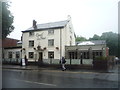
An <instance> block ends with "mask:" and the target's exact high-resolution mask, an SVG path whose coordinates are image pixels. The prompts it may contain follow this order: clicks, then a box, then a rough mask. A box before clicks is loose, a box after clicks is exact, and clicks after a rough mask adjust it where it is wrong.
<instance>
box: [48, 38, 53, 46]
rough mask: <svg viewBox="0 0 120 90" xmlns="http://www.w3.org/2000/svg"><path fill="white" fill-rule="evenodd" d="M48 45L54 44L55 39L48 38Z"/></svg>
mask: <svg viewBox="0 0 120 90" xmlns="http://www.w3.org/2000/svg"><path fill="white" fill-rule="evenodd" d="M48 46H49V47H51V46H54V39H48Z"/></svg>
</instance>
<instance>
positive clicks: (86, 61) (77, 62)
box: [2, 58, 93, 65]
mask: <svg viewBox="0 0 120 90" xmlns="http://www.w3.org/2000/svg"><path fill="white" fill-rule="evenodd" d="M65 60H66V64H70V59H65ZM82 61H83V64H90V65H91V64H92V62H93V59H83V60H82ZM2 62H3V63H10V64H11V63H13V64H14V63H16V64H20V62H21V58H19V59H16V58H11V59H10V58H9V59H8V58H5V59H2ZM43 63H44V64H59V59H44V60H43ZM80 64H81V60H80V59H71V65H80Z"/></svg>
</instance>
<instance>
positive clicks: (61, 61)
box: [60, 57, 66, 71]
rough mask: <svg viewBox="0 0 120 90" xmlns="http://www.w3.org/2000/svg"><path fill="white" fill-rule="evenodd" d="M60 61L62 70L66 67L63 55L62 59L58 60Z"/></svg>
mask: <svg viewBox="0 0 120 90" xmlns="http://www.w3.org/2000/svg"><path fill="white" fill-rule="evenodd" d="M60 63H61V64H62V70H63V71H64V70H66V68H65V63H66V60H65V58H64V57H62V59H61V60H60Z"/></svg>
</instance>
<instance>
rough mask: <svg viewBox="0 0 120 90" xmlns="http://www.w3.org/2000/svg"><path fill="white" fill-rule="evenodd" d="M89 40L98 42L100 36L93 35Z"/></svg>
mask: <svg viewBox="0 0 120 90" xmlns="http://www.w3.org/2000/svg"><path fill="white" fill-rule="evenodd" d="M89 40H100V36H98V35H96V34H95V35H94V36H93V38H89Z"/></svg>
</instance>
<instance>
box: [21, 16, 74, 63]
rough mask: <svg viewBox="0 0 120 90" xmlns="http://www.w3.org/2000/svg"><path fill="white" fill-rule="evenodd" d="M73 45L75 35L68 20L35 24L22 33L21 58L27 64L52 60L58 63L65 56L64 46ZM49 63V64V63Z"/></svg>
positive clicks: (34, 22)
mask: <svg viewBox="0 0 120 90" xmlns="http://www.w3.org/2000/svg"><path fill="white" fill-rule="evenodd" d="M72 45H75V33H74V29H73V25H72V22H71V17H70V16H69V17H68V20H65V21H59V22H50V23H44V24H36V21H35V20H33V27H30V28H29V29H27V30H25V31H22V53H21V54H22V55H21V56H22V58H24V57H25V56H26V57H27V59H28V62H34V61H38V60H42V61H43V62H48V61H47V60H50V59H52V60H54V61H56V62H59V61H58V60H60V58H61V57H62V56H65V46H72ZM50 63H51V62H50Z"/></svg>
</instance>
